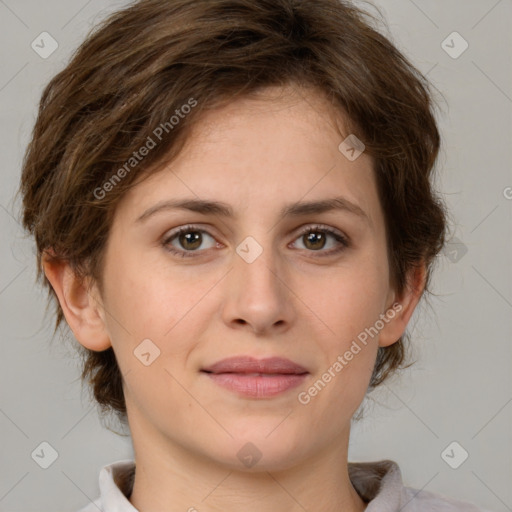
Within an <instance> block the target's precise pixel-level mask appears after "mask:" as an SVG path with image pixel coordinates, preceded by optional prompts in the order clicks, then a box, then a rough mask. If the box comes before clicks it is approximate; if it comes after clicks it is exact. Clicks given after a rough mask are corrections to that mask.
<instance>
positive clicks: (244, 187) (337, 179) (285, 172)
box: [124, 87, 378, 219]
mask: <svg viewBox="0 0 512 512" xmlns="http://www.w3.org/2000/svg"><path fill="white" fill-rule="evenodd" d="M343 121H344V119H343V116H342V114H341V112H340V111H339V110H336V109H334V108H333V106H332V105H331V104H330V103H329V102H328V101H327V99H326V98H325V97H324V96H322V95H321V94H320V93H318V92H317V91H315V90H302V89H301V90H298V89H296V88H292V87H288V88H280V87H273V88H267V89H265V90H263V91H260V92H258V93H257V94H255V95H253V96H251V97H244V98H241V99H237V100H235V101H232V102H230V103H228V104H225V105H223V106H221V107H217V108H211V109H209V110H207V111H206V112H205V113H204V114H203V115H202V117H201V119H200V120H199V121H198V122H197V123H196V125H195V126H194V128H193V130H192V132H191V134H190V136H189V138H188V140H187V142H186V144H185V146H184V147H183V150H182V151H181V152H180V154H179V155H178V156H177V157H176V158H175V159H174V160H173V162H171V163H170V164H169V165H167V166H166V167H165V168H163V169H162V170H159V171H158V172H155V173H153V174H150V175H149V178H147V179H146V180H144V181H142V182H141V183H139V184H138V185H136V186H135V187H134V188H133V189H132V190H130V192H129V193H128V194H127V196H128V197H126V198H125V199H126V200H125V201H124V203H125V205H126V204H128V205H130V206H131V207H133V208H135V209H136V210H137V212H138V213H139V214H140V213H141V210H142V209H144V208H147V207H150V206H151V205H154V204H155V203H156V202H159V201H163V200H165V199H176V198H178V199H179V198H185V197H186V198H191V197H194V196H195V198H196V199H213V200H218V201H221V202H223V203H227V204H231V205H233V208H234V210H235V211H238V210H242V209H247V208H250V207H251V205H253V206H254V208H256V209H258V208H259V210H260V211H261V210H263V209H264V210H265V211H270V210H272V209H274V207H275V212H276V213H277V211H278V210H279V212H282V210H283V206H284V205H285V204H289V203H291V202H297V201H299V200H301V199H303V200H309V201H312V200H318V199H325V198H327V197H330V198H331V197H335V196H339V195H340V194H343V195H344V196H345V197H346V198H347V199H349V200H351V201H352V202H354V203H357V204H359V205H360V206H361V208H362V209H363V210H365V211H366V212H367V213H368V216H369V217H370V219H372V218H373V217H374V216H375V215H376V214H377V213H378V212H376V211H375V205H372V202H373V201H374V200H375V199H376V197H377V194H376V189H375V183H374V177H373V169H372V166H373V161H372V159H371V158H370V157H369V156H368V155H366V154H364V153H363V154H361V155H360V156H359V157H358V158H357V159H356V160H355V161H349V160H348V159H347V158H346V157H345V156H344V155H343V154H342V153H341V152H340V150H339V145H340V143H341V142H342V141H343V139H344V138H345V137H346V136H347V135H349V134H348V133H347V132H346V131H345V128H344V126H343V124H344V123H343ZM269 209H270V210H269Z"/></svg>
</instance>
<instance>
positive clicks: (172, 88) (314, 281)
mask: <svg viewBox="0 0 512 512" xmlns="http://www.w3.org/2000/svg"><path fill="white" fill-rule="evenodd" d="M432 105H433V103H432V99H431V96H430V93H429V84H428V83H427V81H426V80H425V78H424V77H423V76H422V75H421V74H420V73H419V72H418V71H417V70H415V68H414V67H413V66H412V65H411V64H410V63H409V62H408V61H407V60H406V59H405V57H404V56H403V55H402V54H401V53H400V52H399V51H398V50H397V49H396V48H395V47H394V46H393V45H392V44H391V43H390V42H389V41H388V40H387V39H386V38H385V37H384V36H382V35H380V34H379V33H378V32H377V31H376V30H374V29H373V28H372V27H371V25H370V16H369V15H368V14H366V13H364V12H363V11H361V10H359V9H357V8H356V7H355V6H353V5H351V4H350V3H349V2H339V1H337V0H314V1H313V0H311V1H308V0H304V1H300V2H299V1H294V0H215V1H206V0H196V1H194V2H189V1H185V0H172V1H169V0H167V1H164V0H146V1H140V2H137V3H134V4H132V5H131V6H129V7H128V8H126V9H124V10H122V11H119V12H117V13H115V14H114V15H112V16H111V17H110V18H109V19H107V20H106V21H105V22H103V23H102V24H101V26H99V27H98V29H97V30H96V31H95V32H94V33H93V34H91V35H90V36H89V37H88V39H87V40H86V41H85V42H84V43H83V45H82V46H81V47H80V49H79V50H78V51H77V53H76V54H75V56H74V57H73V59H72V60H71V62H70V63H69V65H68V66H67V67H66V69H64V70H63V71H62V72H61V73H59V74H58V75H57V76H56V77H55V78H54V79H53V80H52V81H51V82H50V84H49V85H48V86H47V88H46V89H45V91H44V93H43V96H42V99H41V105H40V111H39V116H38V119H37V122H36V126H35V129H34V133H33V138H32V141H31V143H30V146H29V148H28V150H27V154H26V159H25V162H24V169H23V176H22V184H21V191H22V193H23V199H24V224H25V227H26V228H27V229H28V230H29V231H30V232H31V233H32V234H33V235H34V236H35V239H36V242H37V250H38V263H39V269H40V274H39V275H40V276H41V277H44V283H45V285H46V286H48V289H49V291H50V297H51V299H52V300H54V301H55V304H56V306H57V319H56V328H58V327H59V325H60V324H61V322H62V321H63V320H65V321H66V323H67V324H68V325H69V327H70V328H71V330H72V331H73V333H74V335H75V337H76V339H77V340H78V342H79V344H80V345H79V350H80V353H81V354H82V355H83V358H84V369H83V374H82V377H83V379H84V380H86V381H87V382H88V383H89V384H90V386H91V389H92V391H93V393H94V397H95V399H96V401H97V402H98V404H100V405H101V406H102V407H103V410H104V411H108V410H111V411H114V412H116V413H117V414H118V416H119V419H120V420H121V421H122V422H123V423H125V424H127V425H128V426H129V429H130V432H131V436H132V439H133V447H134V454H135V461H129V460H123V461H117V462H115V463H113V464H110V465H108V466H106V467H105V468H103V469H102V471H101V473H100V490H101V496H100V497H98V498H97V499H96V500H95V501H94V503H89V504H88V505H86V506H85V507H84V508H83V509H82V512H89V511H92V510H97V509H98V508H99V509H101V510H104V511H105V512H107V511H114V510H116V511H134V510H140V511H144V512H153V511H157V510H158V511H160V510H167V511H170V512H174V511H183V510H188V511H195V510H198V511H214V510H215V511H217V510H223V511H228V510H240V509H243V510H245V511H252V510H254V511H259V512H261V511H267V510H268V511H276V510H287V511H296V510H297V511H298V510H310V511H313V510H315V511H322V512H330V511H338V510H344V511H349V512H356V511H357V512H359V511H362V510H367V511H368V512H372V511H379V512H384V511H395V510H400V509H402V508H404V509H406V510H416V511H423V510H465V511H477V510H480V509H478V508H477V507H475V506H472V505H469V504H464V503H461V502H460V501H455V500H453V499H451V498H448V497H443V496H439V495H434V494H432V493H429V492H424V491H422V492H419V491H418V490H415V489H410V488H407V487H404V485H403V482H402V479H401V473H400V469H399V467H398V465H397V464H396V463H395V462H394V461H390V460H383V461H377V462H372V463H349V462H348V460H347V457H348V442H349V435H350V424H351V420H352V418H353V417H354V415H355V413H356V411H357V409H358V407H359V406H360V404H361V402H362V401H363V399H364V397H365V395H366V393H368V392H370V391H371V390H373V389H375V388H376V387H377V386H379V385H381V384H382V383H383V382H384V381H385V380H386V379H387V378H389V376H390V375H392V374H393V372H394V371H396V370H397V369H398V368H400V367H402V366H403V364H404V362H405V361H406V355H407V353H406V350H405V348H406V345H405V341H406V336H405V329H406V326H407V324H408V321H409V319H410V318H411V315H412V313H413V311H414V309H415V307H416V306H417V304H418V302H419V300H420V299H421V297H422V296H423V294H424V293H425V292H427V291H428V285H429V280H430V275H431V270H432V265H433V263H434V260H435V257H436V256H437V255H438V254H439V252H440V250H441V249H442V247H443V242H444V239H445V230H446V217H445V208H444V206H443V203H442V202H441V200H440V199H439V198H438V197H436V195H435V192H434V190H433V189H432V184H431V181H432V172H433V167H434V164H435V161H436V157H437V154H438V150H439V145H440V138H439V133H438V129H437V125H436V122H435V118H434V115H433V112H432Z"/></svg>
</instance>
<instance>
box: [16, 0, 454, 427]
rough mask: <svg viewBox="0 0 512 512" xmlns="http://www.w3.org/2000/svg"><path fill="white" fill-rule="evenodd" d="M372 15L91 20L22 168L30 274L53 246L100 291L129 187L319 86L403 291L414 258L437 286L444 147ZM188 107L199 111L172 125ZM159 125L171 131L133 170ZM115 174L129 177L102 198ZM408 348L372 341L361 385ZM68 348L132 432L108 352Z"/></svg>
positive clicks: (167, 7)
mask: <svg viewBox="0 0 512 512" xmlns="http://www.w3.org/2000/svg"><path fill="white" fill-rule="evenodd" d="M374 7H375V6H374ZM375 20H376V18H375V17H374V16H372V15H371V14H369V13H368V12H366V11H363V10H362V9H360V8H358V7H356V6H355V5H354V4H352V3H350V2H349V1H342V0H214V1H212V0H194V1H193V2H191V1H189V0H142V1H139V2H136V3H134V4H132V5H130V6H128V7H127V8H125V9H123V10H121V11H118V12H116V13H114V14H113V15H111V16H110V17H109V18H107V19H106V20H105V21H103V22H102V23H101V24H99V25H98V26H97V27H96V29H95V30H93V32H92V33H91V34H89V36H88V37H87V39H86V40H85V42H84V43H83V44H82V45H81V46H80V47H79V48H78V50H77V51H76V52H75V54H74V55H73V57H72V59H71V60H70V62H69V64H68V65H67V67H66V68H65V69H64V70H63V71H61V72H60V73H58V74H57V75H56V76H55V77H54V78H53V79H52V80H51V81H50V82H49V84H48V85H47V86H46V88H45V89H44V91H43V94H42V97H41V101H40V105H39V112H38V117H37V121H36V123H35V127H34V130H33V135H32V139H31V141H30V144H29V146H28V148H27V151H26V154H25V159H24V162H23V171H22V178H21V186H20V192H21V193H22V195H23V224H24V227H25V229H27V230H28V231H29V232H30V233H31V234H32V235H34V237H35V240H36V244H37V262H38V275H37V278H38V279H40V278H41V277H42V276H44V273H43V271H42V266H41V263H42V255H43V253H44V252H46V251H49V250H52V251H53V252H54V254H55V258H58V259H64V260H66V261H68V262H69V263H70V264H71V265H72V266H73V268H74V269H75V271H76V273H77V275H79V276H81V277H86V276H88V277H91V278H93V279H94V281H95V282H96V283H97V284H98V286H99V288H100V290H101V289H102V288H101V284H102V268H103V266H102V261H103V260H102V258H103V256H104V247H105V242H106V240H107V237H108V235H109V229H110V226H111V223H112V219H113V215H114V212H115V207H116V205H117V204H118V202H119V200H120V199H121V198H122V197H123V195H124V194H125V192H126V191H127V190H128V189H129V188H130V187H132V186H134V184H136V183H137V181H136V179H137V178H141V177H142V176H143V173H144V171H147V172H153V171H154V170H156V169H157V168H161V166H162V165H164V164H165V163H168V162H170V161H171V160H172V159H173V158H174V157H175V156H176V155H177V154H178V153H179V151H180V150H181V148H182V147H183V145H184V142H185V141H186V139H187V137H188V136H189V134H190V130H191V128H192V127H193V126H194V124H195V123H196V122H197V121H198V120H199V119H200V114H201V112H202V111H204V110H205V109H207V108H212V107H213V106H214V105H215V106H218V105H221V104H223V103H229V102H230V101H232V100H233V99H235V98H240V97H243V96H247V95H250V94H252V93H255V92H256V91H258V90H260V89H261V88H264V87H266V86H284V85H288V84H298V85H304V86H309V87H312V88H314V89H315V90H318V91H320V92H322V93H323V94H324V96H325V97H326V98H327V99H328V101H329V102H330V104H332V106H333V111H338V112H340V113H342V114H343V115H344V126H345V128H346V129H347V130H348V131H347V133H346V134H345V135H348V134H349V133H350V134H356V136H357V138H358V139H360V140H362V141H363V142H364V144H365V146H366V149H365V151H366V154H368V155H370V156H371V157H372V158H373V162H374V172H375V176H376V181H377V185H378V191H379V199H380V201H381V203H382V207H383V210H384V213H385V222H386V236H387V243H388V254H389V262H390V275H391V277H392V280H393V285H394V287H395V289H396V291H397V292H398V293H400V292H401V291H402V290H404V287H405V286H406V275H407V272H408V271H409V270H411V269H412V268H414V267H417V266H420V265H421V264H422V263H423V264H425V265H426V267H427V280H426V286H425V291H428V292H430V291H429V289H428V284H429V282H430V274H431V269H432V263H433V262H434V258H435V256H436V255H437V254H438V253H439V252H440V250H441V249H442V247H443V244H444V239H445V229H446V216H445V213H446V212H445V207H444V205H443V203H442V202H441V200H440V199H439V198H438V197H436V195H435V192H434V191H433V185H432V183H431V181H432V177H433V169H434V164H435V161H436V159H437V155H438V151H439V147H440V136H439V133H438V129H437V125H436V121H435V118H434V113H433V106H434V102H433V101H432V93H431V91H430V87H431V85H430V83H429V82H428V81H427V79H426V77H425V76H424V75H422V74H421V73H420V72H419V71H418V70H417V69H415V68H414V66H412V64H411V63H410V62H409V61H408V60H407V58H406V57H405V56H404V55H403V54H402V53H401V52H400V51H399V50H398V49H397V48H396V47H395V46H394V45H393V44H392V43H391V42H390V40H389V39H388V38H387V37H385V36H384V35H382V34H381V33H379V32H378V30H377V29H375V28H373V27H372V23H373V21H375ZM191 99H193V101H195V102H196V104H195V107H194V108H191V109H189V113H188V114H187V115H186V116H180V119H179V122H178V123H175V124H173V123H171V122H170V119H171V118H172V116H173V115H176V114H177V111H178V110H179V109H180V108H181V107H182V106H183V105H185V104H187V103H188V104H190V101H191ZM165 123H167V124H165ZM171 125H172V127H171ZM158 126H165V127H166V136H165V137H163V138H162V140H161V141H159V143H158V145H157V146H156V147H155V148H154V149H152V150H151V151H150V152H149V154H148V155H147V156H146V157H145V158H144V159H143V161H141V162H140V163H138V162H137V165H136V166H133V167H134V168H133V170H131V169H130V172H128V171H127V169H126V162H127V161H129V159H130V158H132V157H133V152H134V151H135V150H137V149H138V148H140V147H142V146H143V145H144V144H145V143H146V141H147V140H148V137H150V136H151V135H152V134H154V132H155V127H158ZM340 142H341V140H340ZM123 165H124V166H125V167H124V168H125V171H126V172H124V173H121V174H122V175H123V176H122V180H117V179H116V180H117V181H116V182H115V185H116V186H112V187H108V188H109V190H108V193H103V192H105V190H106V189H105V183H107V181H108V180H112V179H115V175H116V171H117V178H119V172H120V169H121V168H122V166H123ZM111 182H112V181H111ZM112 183H113V182H112ZM98 190H99V191H103V192H101V194H100V193H98ZM99 195H101V196H102V197H98V196H99ZM44 285H45V286H47V287H48V295H49V297H48V298H49V301H48V302H49V304H50V303H51V302H52V300H53V301H55V306H56V323H55V331H54V333H55V332H56V331H57V329H58V327H59V325H60V324H61V322H62V320H63V317H64V315H63V311H62V308H61V307H60V304H59V302H58V299H57V296H56V294H55V292H54V290H53V288H52V286H51V285H50V283H49V281H48V279H46V277H45V276H44ZM406 341H409V340H408V338H407V334H404V336H402V338H400V339H399V340H398V341H397V342H396V343H394V344H393V345H391V346H389V347H387V348H384V347H379V349H378V355H377V360H376V364H375V368H374V371H373V375H372V378H371V381H370V386H369V389H373V388H374V387H376V386H378V385H379V384H381V383H382V382H383V381H384V380H385V379H386V378H387V377H388V376H389V375H390V374H391V373H393V372H394V371H395V370H397V369H399V368H403V367H405V366H403V363H404V362H405V360H406V357H405V356H406V350H405V342H406ZM77 348H78V350H79V351H80V353H81V355H82V356H83V372H82V380H83V381H86V380H87V381H88V383H89V385H90V389H92V391H93V392H94V398H95V400H96V401H97V403H98V404H100V405H101V406H102V409H103V410H104V411H105V410H108V409H110V410H113V411H115V412H117V414H118V417H119V418H120V419H122V420H123V422H126V406H125V401H124V396H123V390H122V376H121V374H120V370H119V368H118V365H117V361H116V357H115V354H114V352H113V350H112V348H109V349H107V350H104V351H101V352H96V351H90V350H88V349H85V347H82V346H78V347H77ZM407 366H410V365H407Z"/></svg>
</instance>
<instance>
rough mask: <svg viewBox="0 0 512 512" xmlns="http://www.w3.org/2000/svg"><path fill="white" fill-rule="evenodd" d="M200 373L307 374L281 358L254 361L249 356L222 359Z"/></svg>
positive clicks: (296, 365) (294, 364)
mask: <svg viewBox="0 0 512 512" xmlns="http://www.w3.org/2000/svg"><path fill="white" fill-rule="evenodd" d="M201 371H203V372H207V373H213V374H221V373H235V374H247V375H250V374H254V375H260V374H261V375H266V374H268V375H302V374H306V373H309V372H308V371H307V369H306V368H304V367H303V366H301V365H299V364H297V363H294V362H293V361H290V360H289V359H285V358H282V357H268V358H265V359H256V358H254V357H251V356H237V357H230V358H228V359H222V360H221V361H217V362H216V363H214V364H212V365H210V366H207V367H205V368H203V369H202V370H201Z"/></svg>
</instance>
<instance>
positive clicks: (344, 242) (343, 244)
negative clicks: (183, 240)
mask: <svg viewBox="0 0 512 512" xmlns="http://www.w3.org/2000/svg"><path fill="white" fill-rule="evenodd" d="M190 232H198V233H206V234H207V235H208V236H211V237H212V238H215V237H214V236H213V235H211V234H210V233H209V232H208V231H206V230H204V229H200V228H197V227H195V226H193V225H188V226H182V227H181V228H179V229H178V230H177V231H175V232H174V233H172V234H171V235H169V236H168V237H166V238H165V239H164V240H163V242H162V245H163V247H164V248H165V250H166V251H168V252H170V253H171V254H174V255H176V256H180V257H182V258H190V257H197V256H196V253H201V252H202V251H201V250H195V251H180V250H178V249H175V248H174V247H172V246H170V245H169V244H170V242H171V241H172V240H174V239H175V238H176V237H177V236H179V235H181V234H183V233H190ZM310 233H324V234H328V235H331V236H332V237H333V238H334V239H335V240H336V241H337V242H338V243H339V244H340V247H338V248H334V249H330V250H329V251H323V250H321V249H319V250H318V251H313V250H310V251H308V252H319V253H324V254H322V255H320V256H319V257H321V258H322V257H327V256H332V255H335V254H338V253H340V252H341V251H343V250H345V249H347V248H348V247H350V243H349V240H348V239H347V238H346V237H345V236H343V235H341V234H340V233H338V231H335V230H334V229H332V228H329V227H327V226H322V225H313V226H308V227H307V228H305V229H303V230H302V231H301V232H300V233H299V234H298V235H297V238H300V237H301V236H304V235H306V234H310ZM204 250H207V249H204ZM306 250H307V249H306Z"/></svg>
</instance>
